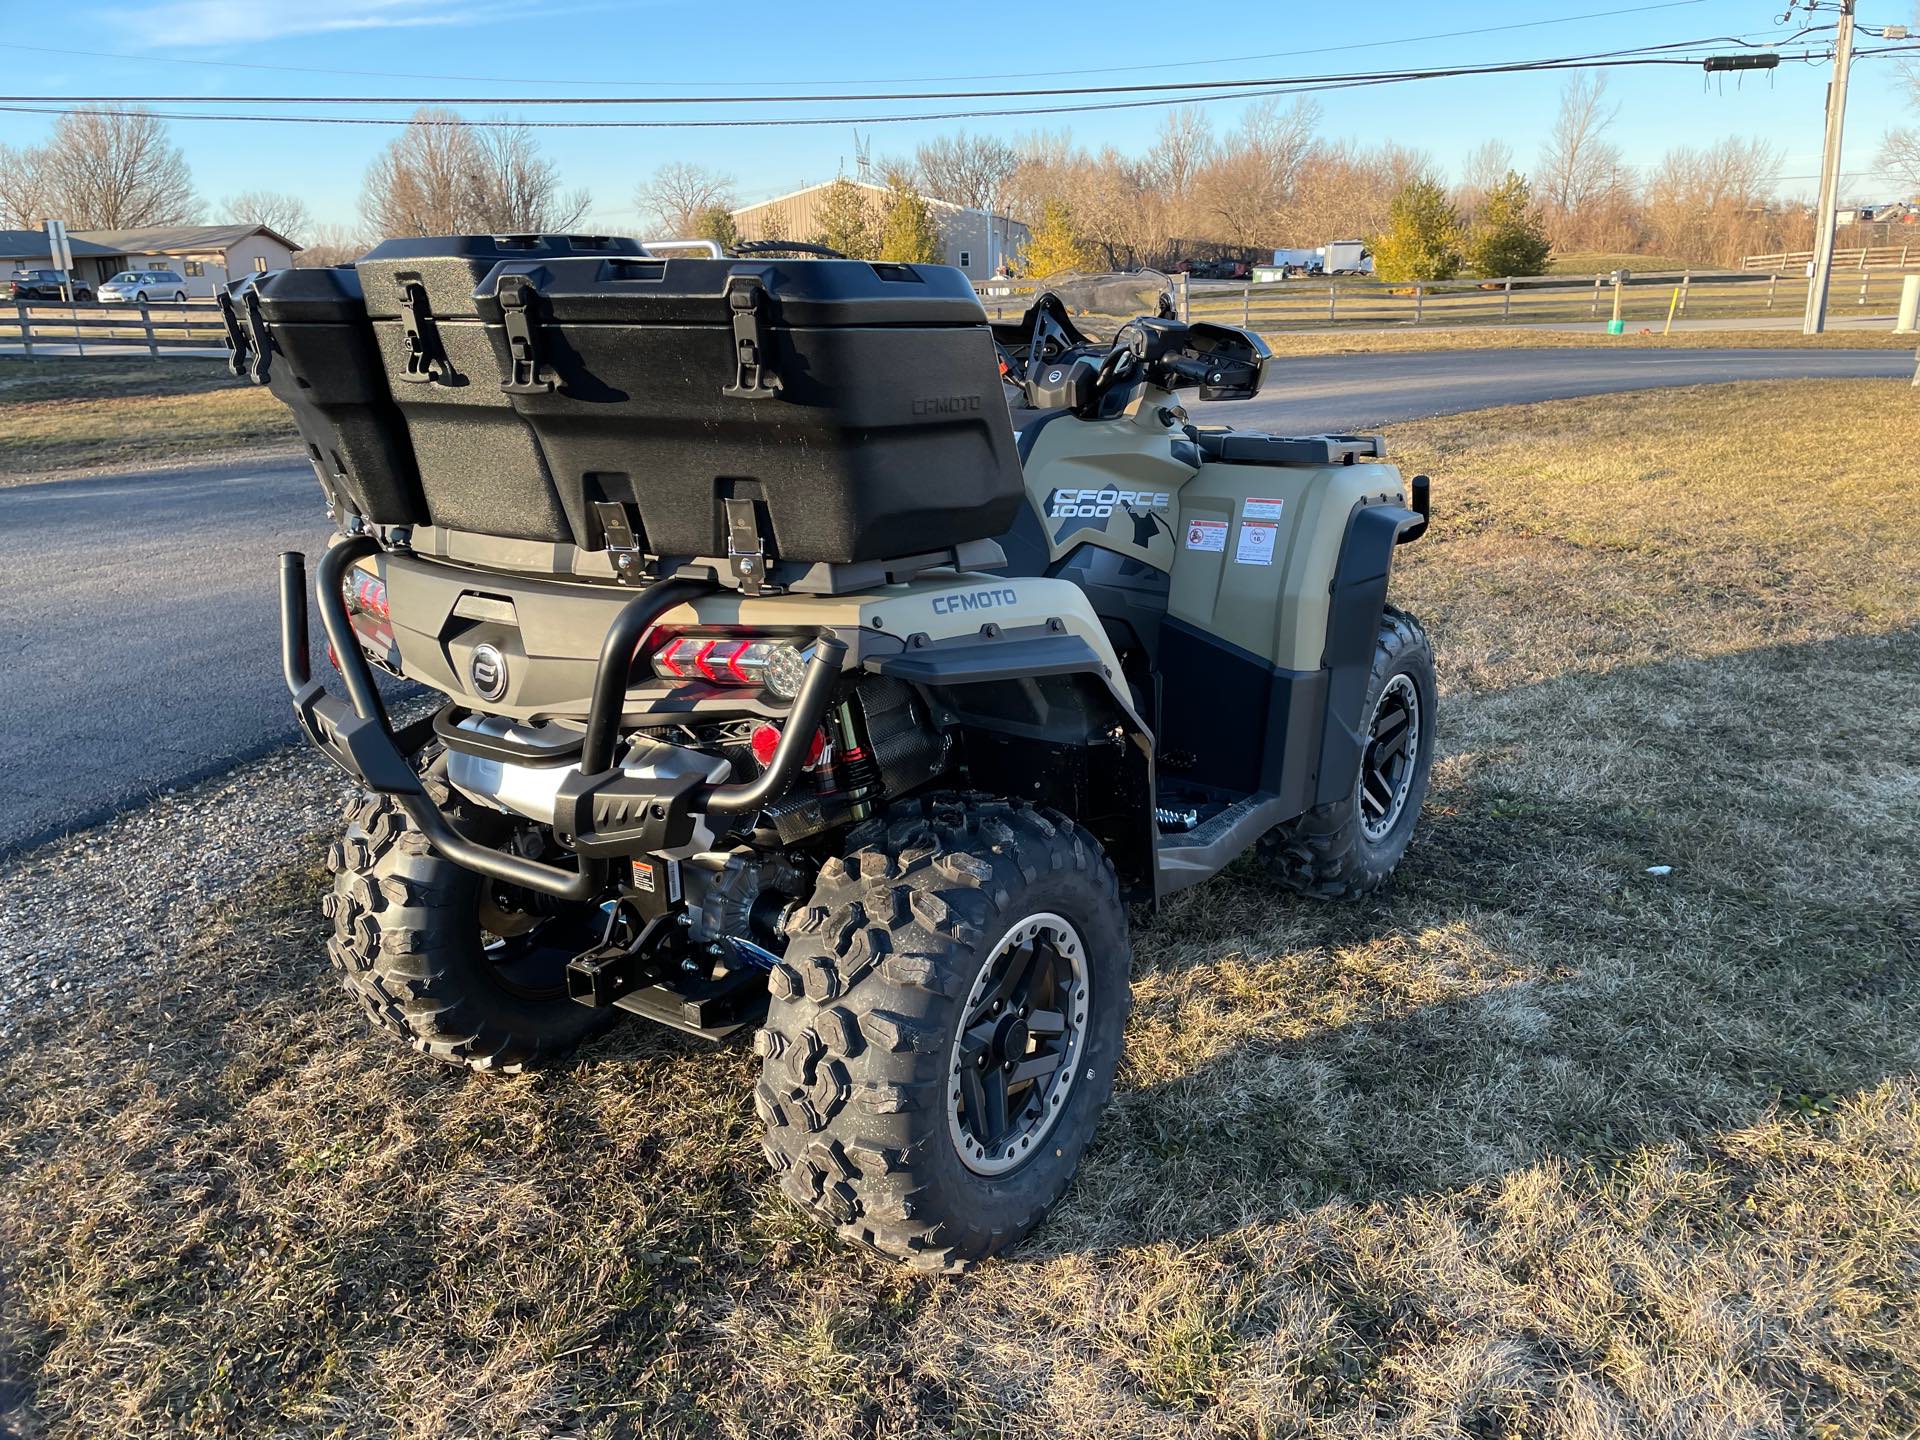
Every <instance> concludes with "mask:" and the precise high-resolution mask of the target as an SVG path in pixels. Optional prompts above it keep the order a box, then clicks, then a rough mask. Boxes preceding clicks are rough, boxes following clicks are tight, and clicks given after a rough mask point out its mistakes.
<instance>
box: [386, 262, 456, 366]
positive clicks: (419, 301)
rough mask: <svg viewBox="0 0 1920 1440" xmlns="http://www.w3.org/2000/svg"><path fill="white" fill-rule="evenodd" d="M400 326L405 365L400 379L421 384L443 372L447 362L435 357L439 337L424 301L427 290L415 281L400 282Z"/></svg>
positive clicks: (430, 312)
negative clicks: (402, 331) (402, 334)
mask: <svg viewBox="0 0 1920 1440" xmlns="http://www.w3.org/2000/svg"><path fill="white" fill-rule="evenodd" d="M398 284H399V286H400V325H401V327H402V328H403V329H404V330H405V331H406V332H407V363H406V366H405V368H403V369H402V370H401V372H400V376H399V378H400V379H402V380H408V381H411V382H413V383H414V384H416V385H424V384H426V383H427V382H428V381H430V380H432V379H434V378H435V377H436V376H438V375H439V374H440V372H441V371H443V370H445V369H446V368H447V367H446V360H445V358H444V357H443V356H441V355H439V354H437V353H436V352H437V351H438V349H439V336H438V335H437V334H435V332H434V329H433V309H432V307H431V306H430V305H429V304H428V302H427V287H426V286H424V285H422V284H421V283H420V282H419V281H418V280H401V281H399V282H398Z"/></svg>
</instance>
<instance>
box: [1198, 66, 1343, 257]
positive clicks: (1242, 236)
mask: <svg viewBox="0 0 1920 1440" xmlns="http://www.w3.org/2000/svg"><path fill="white" fill-rule="evenodd" d="M1319 123H1320V107H1319V106H1318V105H1315V104H1314V103H1313V102H1312V101H1311V100H1296V101H1294V103H1293V104H1292V105H1290V106H1288V107H1287V108H1285V109H1284V110H1283V109H1281V108H1280V105H1279V103H1278V102H1277V101H1273V100H1263V101H1261V102H1260V103H1259V104H1257V105H1253V106H1250V107H1249V108H1248V109H1247V111H1246V112H1245V113H1244V114H1243V115H1242V116H1241V117H1240V125H1239V127H1238V128H1237V129H1236V130H1235V131H1234V132H1233V134H1232V135H1231V136H1229V137H1228V138H1227V139H1226V140H1225V141H1224V142H1222V144H1221V145H1220V146H1219V149H1218V151H1217V153H1216V154H1215V155H1214V157H1213V158H1212V160H1211V161H1210V162H1209V163H1208V164H1207V165H1206V166H1205V167H1204V168H1203V169H1202V170H1201V171H1200V172H1199V173H1198V174H1197V175H1196V176H1195V180H1194V198H1195V204H1196V207H1197V211H1198V213H1199V214H1200V215H1202V216H1204V217H1205V218H1206V219H1207V220H1208V221H1209V222H1210V227H1211V229H1212V231H1213V233H1214V235H1215V236H1216V238H1218V239H1220V240H1222V241H1224V242H1226V243H1227V244H1230V245H1234V246H1240V247H1253V246H1267V245H1271V244H1272V243H1273V236H1274V234H1275V233H1276V232H1277V231H1280V230H1282V229H1284V228H1285V227H1286V222H1287V217H1288V214H1289V211H1290V209H1291V207H1292V205H1293V201H1294V198H1295V192H1296V190H1297V189H1298V186H1299V181H1300V175H1301V171H1302V169H1303V168H1304V166H1305V165H1306V163H1307V160H1308V158H1309V157H1310V156H1311V155H1312V154H1313V152H1314V148H1315V144H1316V142H1315V140H1314V130H1315V128H1316V127H1317V126H1318V125H1319Z"/></svg>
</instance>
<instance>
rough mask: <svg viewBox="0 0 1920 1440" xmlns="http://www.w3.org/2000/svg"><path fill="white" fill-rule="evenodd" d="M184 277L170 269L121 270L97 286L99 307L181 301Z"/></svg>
mask: <svg viewBox="0 0 1920 1440" xmlns="http://www.w3.org/2000/svg"><path fill="white" fill-rule="evenodd" d="M186 298H187V278H186V276H184V275H180V274H177V273H176V272H174V271H172V270H122V271H121V272H120V273H119V274H118V275H116V276H114V277H113V278H112V279H111V280H109V281H107V283H106V284H104V285H102V286H101V287H100V303H101V304H102V305H145V304H146V303H147V302H148V301H151V300H185V299H186Z"/></svg>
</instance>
